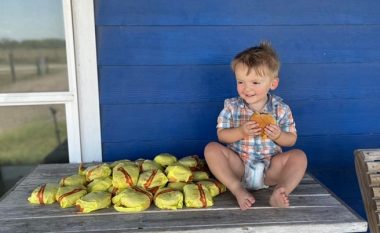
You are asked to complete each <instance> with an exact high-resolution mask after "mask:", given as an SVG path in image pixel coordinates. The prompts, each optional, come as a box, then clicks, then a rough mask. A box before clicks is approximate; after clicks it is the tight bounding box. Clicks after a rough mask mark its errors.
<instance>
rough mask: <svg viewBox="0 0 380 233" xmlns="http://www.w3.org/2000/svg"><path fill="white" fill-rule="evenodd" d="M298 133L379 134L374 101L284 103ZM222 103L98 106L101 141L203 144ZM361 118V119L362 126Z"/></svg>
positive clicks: (214, 124)
mask: <svg viewBox="0 0 380 233" xmlns="http://www.w3.org/2000/svg"><path fill="white" fill-rule="evenodd" d="M289 105H290V106H292V107H291V109H292V112H293V115H294V118H295V122H296V127H297V130H298V133H299V134H300V135H303V136H309V135H332V134H365V133H380V124H376V121H377V120H378V116H379V113H378V112H377V111H374V109H376V108H377V107H378V106H379V102H378V100H377V99H374V98H371V99H370V98H368V99H367V101H366V103H365V104H363V103H362V101H361V100H355V99H353V100H349V99H347V100H339V99H337V100H323V101H289ZM222 109H223V102H204V103H172V104H167V103H166V104H125V105H116V104H115V105H104V106H103V107H102V110H101V112H102V117H103V125H102V139H103V143H106V142H120V141H129V140H134V139H139V140H157V139H174V138H175V139H177V140H181V139H182V140H186V139H187V140H207V139H209V140H210V139H211V138H212V137H214V135H215V134H216V128H215V127H216V122H217V117H218V115H219V113H220V111H221V110H222ZM362 119H365V120H364V121H363V120H362Z"/></svg>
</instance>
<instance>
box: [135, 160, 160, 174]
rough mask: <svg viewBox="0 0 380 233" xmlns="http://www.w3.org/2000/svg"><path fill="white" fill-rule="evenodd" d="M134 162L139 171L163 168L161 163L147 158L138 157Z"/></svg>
mask: <svg viewBox="0 0 380 233" xmlns="http://www.w3.org/2000/svg"><path fill="white" fill-rule="evenodd" d="M136 164H137V165H138V166H139V169H140V172H146V171H152V170H161V171H162V170H163V168H162V167H161V165H159V164H158V163H156V162H155V161H152V160H149V159H145V160H144V159H138V160H136Z"/></svg>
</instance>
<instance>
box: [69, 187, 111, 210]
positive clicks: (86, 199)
mask: <svg viewBox="0 0 380 233" xmlns="http://www.w3.org/2000/svg"><path fill="white" fill-rule="evenodd" d="M110 205H111V193H109V192H103V191H98V192H91V193H89V194H87V195H85V196H83V197H81V198H80V199H79V200H77V201H76V206H77V208H78V209H79V212H81V213H89V212H92V211H95V210H99V209H104V208H108V207H109V206H110Z"/></svg>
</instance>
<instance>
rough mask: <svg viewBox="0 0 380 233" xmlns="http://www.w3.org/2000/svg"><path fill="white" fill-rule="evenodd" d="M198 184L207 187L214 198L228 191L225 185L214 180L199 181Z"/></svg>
mask: <svg viewBox="0 0 380 233" xmlns="http://www.w3.org/2000/svg"><path fill="white" fill-rule="evenodd" d="M197 184H202V185H204V186H206V188H207V189H208V190H209V191H210V194H211V196H212V197H215V196H217V195H219V194H221V193H224V192H225V191H226V190H227V189H226V186H224V184H222V183H220V182H219V181H217V180H213V179H209V180H202V181H198V182H197Z"/></svg>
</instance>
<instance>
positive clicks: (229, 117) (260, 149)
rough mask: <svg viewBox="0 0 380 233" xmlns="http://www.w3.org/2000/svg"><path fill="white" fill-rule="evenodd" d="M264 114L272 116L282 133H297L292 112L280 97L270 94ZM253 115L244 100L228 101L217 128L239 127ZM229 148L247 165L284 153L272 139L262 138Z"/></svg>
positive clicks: (252, 137) (248, 140) (219, 117)
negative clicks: (253, 161)
mask: <svg viewBox="0 0 380 233" xmlns="http://www.w3.org/2000/svg"><path fill="white" fill-rule="evenodd" d="M263 112H266V113H270V114H272V115H273V117H274V118H275V119H276V122H277V124H278V125H279V126H280V128H281V130H282V131H284V132H296V127H295V123H294V119H293V116H292V112H291V111H290V108H289V106H288V105H286V104H285V103H284V102H283V101H282V99H281V98H280V97H278V96H275V95H270V94H268V101H267V103H266V104H265V106H264V109H263ZM253 113H254V112H253V111H252V110H251V109H250V108H249V107H248V106H247V104H246V103H245V101H244V100H243V99H242V98H240V97H238V98H231V99H226V100H225V101H224V108H223V110H222V111H221V112H220V114H219V116H218V124H217V126H216V127H217V128H222V129H227V128H236V127H239V126H240V125H242V124H243V123H244V122H246V121H249V119H250V117H251V115H252V114H253ZM227 146H228V147H229V148H230V149H232V150H233V151H235V152H236V153H237V154H238V155H240V157H241V158H242V159H243V161H244V162H245V163H246V162H247V161H252V160H263V158H265V157H268V156H273V155H276V154H278V153H281V152H282V149H281V147H280V146H279V145H277V144H276V143H275V142H273V141H272V140H271V139H269V138H266V139H263V138H262V137H260V136H256V137H254V136H250V137H248V138H244V139H242V140H239V141H237V142H234V143H230V144H227Z"/></svg>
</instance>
